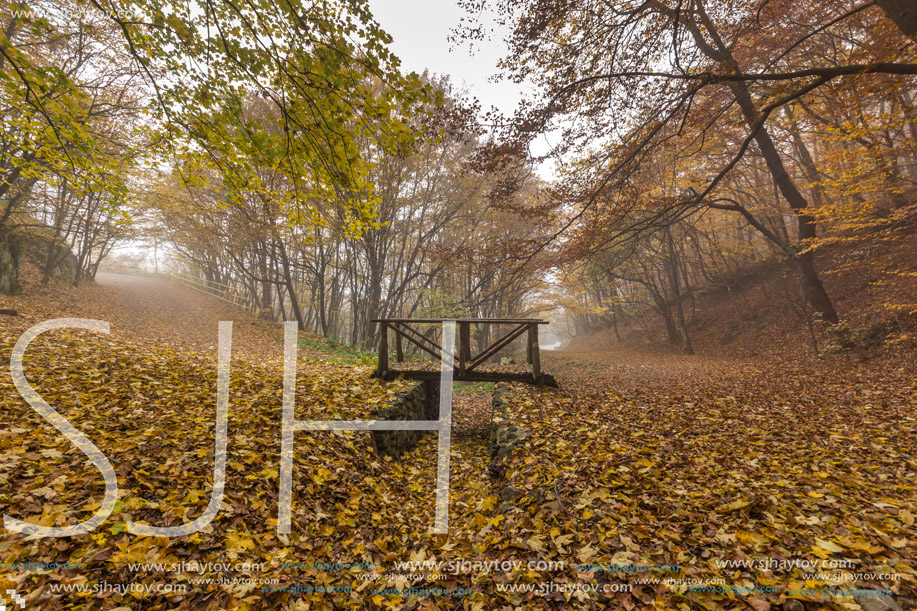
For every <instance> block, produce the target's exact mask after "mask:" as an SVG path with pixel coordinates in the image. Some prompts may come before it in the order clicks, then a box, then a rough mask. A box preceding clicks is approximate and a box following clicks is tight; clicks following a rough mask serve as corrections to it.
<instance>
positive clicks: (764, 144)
mask: <svg viewBox="0 0 917 611" xmlns="http://www.w3.org/2000/svg"><path fill="white" fill-rule="evenodd" d="M901 1H902V5H903V4H904V0H901ZM697 8H698V14H699V15H700V18H701V21H702V22H703V24H704V27H705V28H706V29H707V32H708V33H709V34H710V36H711V37H712V38H713V45H714V47H715V49H714V48H712V47H711V46H710V45H709V44H708V43H707V41H705V40H704V39H703V37H702V35H701V33H700V29H699V28H698V27H697V24H696V23H693V22H689V23H688V24H687V25H688V26H689V29H690V30H691V33H692V35H693V36H694V38H695V40H696V41H697V43H698V47H699V48H700V49H701V50H702V51H703V52H704V54H706V55H707V57H709V58H710V59H712V60H713V61H716V62H719V63H721V64H722V65H723V66H724V67H725V68H727V69H728V70H729V71H730V72H733V73H735V74H741V69H740V68H739V63H738V62H737V61H736V60H735V58H734V57H733V56H732V52H731V51H730V50H729V48H728V47H726V45H725V44H723V41H722V39H721V38H720V37H719V34H718V33H717V32H716V29H715V28H714V26H713V23H712V22H711V21H710V18H709V17H708V16H707V14H706V12H705V11H704V8H703V4H702V3H699V4H698V5H697ZM729 88H730V89H731V90H732V93H733V95H734V96H735V99H736V102H737V103H738V105H739V108H740V109H741V110H742V116H743V117H745V121H746V122H747V123H748V125H749V127H751V126H753V125H754V124H756V123H757V122H758V119H759V116H758V111H757V109H756V108H755V103H754V102H753V101H752V99H751V94H750V93H749V92H748V84H747V83H741V82H738V81H736V82H732V83H730V85H729ZM755 143H756V144H757V145H758V149H759V150H760V151H761V156H762V157H764V163H765V164H766V165H767V169H768V170H770V173H771V175H772V176H773V177H774V183H775V184H776V185H777V188H779V189H780V193H781V194H782V195H783V197H784V199H786V201H787V203H788V204H789V205H790V208H792V209H793V212H794V213H795V214H796V222H797V229H798V234H799V235H798V239H799V241H800V242H801V243H802V245H803V248H808V247H809V246H810V245H809V244H807V242H809V241H811V240H813V239H814V238H815V219H814V218H813V217H812V216H811V215H810V214H808V213H807V212H806V209H807V208H808V206H809V202H808V201H807V200H806V198H805V197H804V196H803V195H802V193H800V191H799V189H798V188H796V185H795V184H794V183H793V179H792V178H790V175H789V173H788V172H787V171H786V166H784V165H783V159H782V158H781V157H780V152H779V151H778V150H777V147H776V146H775V145H774V141H773V139H772V138H771V135H770V132H768V131H767V127H766V126H765V125H762V126H761V127H760V129H758V131H757V133H756V134H755ZM794 258H795V262H796V269H797V270H798V271H799V281H800V283H802V290H803V293H804V294H805V296H806V299H808V301H809V303H810V304H811V305H812V307H813V308H814V309H815V312H816V313H817V314H818V316H819V317H820V318H821V320H822V321H823V322H826V323H829V324H832V325H834V324H837V322H838V316H837V312H836V311H835V309H834V304H833V303H831V298H830V297H829V296H828V292H827V291H825V287H824V285H822V283H821V279H820V278H819V277H818V272H817V271H816V270H815V255H814V253H813V252H812V251H811V250H806V252H805V253H804V254H797V255H796V256H795V257H794Z"/></svg>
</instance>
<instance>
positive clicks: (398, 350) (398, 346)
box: [392, 323, 404, 363]
mask: <svg viewBox="0 0 917 611" xmlns="http://www.w3.org/2000/svg"><path fill="white" fill-rule="evenodd" d="M392 328H393V329H395V360H396V361H397V362H399V363H403V362H404V347H403V346H402V343H403V342H402V339H403V336H402V335H401V333H398V323H395V324H394V325H392Z"/></svg>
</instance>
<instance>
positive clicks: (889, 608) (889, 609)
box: [853, 594, 904, 611]
mask: <svg viewBox="0 0 917 611" xmlns="http://www.w3.org/2000/svg"><path fill="white" fill-rule="evenodd" d="M853 599H854V600H855V601H857V604H859V605H860V606H861V607H863V611H904V609H902V608H901V605H899V604H898V603H896V602H895V599H894V598H892V597H891V596H889V595H887V594H877V595H875V596H866V595H862V594H859V595H856V596H854V597H853Z"/></svg>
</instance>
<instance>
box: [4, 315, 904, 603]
mask: <svg viewBox="0 0 917 611" xmlns="http://www.w3.org/2000/svg"><path fill="white" fill-rule="evenodd" d="M49 307H51V306H49ZM68 307H69V306H68ZM59 309H61V310H63V309H66V308H64V307H61V308H59ZM75 311H76V310H75V309H72V308H71V310H70V311H68V312H66V313H67V314H69V315H74V312H75ZM111 315H112V316H115V315H118V312H115V311H112V312H111ZM154 315H155V313H151V314H150V316H154ZM237 316H238V315H237ZM48 317H49V316H45V313H44V312H41V313H40V316H39V315H33V314H27V315H26V316H24V317H18V318H3V319H0V363H2V364H3V365H4V369H7V367H8V365H7V362H8V358H9V355H10V351H11V349H12V345H13V343H14V342H15V341H16V339H17V338H18V336H19V335H20V333H21V332H22V331H23V330H24V329H25V328H27V327H28V326H29V325H31V324H33V323H35V322H39V321H40V320H43V319H44V318H48ZM100 318H101V316H100ZM160 319H162V320H167V319H168V317H167V315H166V314H163V315H162V316H160ZM212 322H213V321H211V320H208V321H207V322H206V326H209V325H211V323H212ZM246 322H247V321H246ZM157 324H160V323H157V322H156V321H155V320H154V321H152V322H150V323H149V324H147V325H143V327H142V328H143V329H145V331H144V333H142V334H137V335H136V336H132V335H131V334H130V333H129V332H127V331H124V332H121V333H119V332H117V330H116V329H117V327H116V325H115V324H113V333H112V335H110V336H106V335H101V334H97V333H91V332H82V331H55V332H50V333H48V334H45V335H43V336H41V337H40V338H39V339H37V340H36V341H35V342H34V343H33V345H32V347H31V348H30V349H29V352H28V353H27V357H26V374H27V377H28V379H29V381H30V382H31V383H32V384H33V385H34V386H35V387H36V389H37V390H38V391H39V393H40V394H41V395H42V396H43V397H44V398H45V399H46V400H48V402H49V403H50V404H51V405H52V406H54V407H55V408H56V409H57V410H58V411H60V412H61V414H63V415H64V416H65V417H66V418H67V419H68V420H70V422H71V423H73V424H74V425H75V426H76V427H77V428H78V429H80V430H81V431H83V432H84V433H86V434H87V435H88V436H89V437H90V438H91V439H92V440H93V442H94V443H95V444H96V445H97V446H99V448H100V449H101V450H102V452H103V453H105V455H106V456H108V457H109V459H110V460H111V462H112V464H113V465H114V466H115V470H116V472H117V474H118V481H119V487H120V489H121V497H120V502H119V503H118V506H117V507H116V511H115V513H114V514H113V515H112V516H111V518H110V520H109V521H107V522H106V523H105V524H104V525H103V526H102V527H100V528H99V529H98V530H96V531H95V532H94V533H91V534H87V535H82V536H78V537H73V538H70V539H38V540H29V539H28V538H26V537H24V536H22V535H18V534H14V533H11V532H9V531H6V530H4V531H3V535H2V538H0V562H2V563H5V564H3V565H0V590H3V591H5V590H6V589H12V588H15V589H16V590H17V591H18V592H19V593H20V594H25V595H26V596H27V601H28V606H27V608H32V609H65V608H66V609H87V610H88V609H121V610H122V611H123V610H124V609H162V610H166V609H214V610H215V609H297V610H299V609H381V608H392V609H432V608H440V609H469V610H470V609H481V610H489V609H507V610H509V609H561V608H574V609H603V608H611V609H686V610H690V609H769V608H771V609H778V608H780V607H778V605H783V607H782V608H784V609H794V610H795V611H798V609H800V607H794V606H793V604H792V603H789V602H788V601H789V600H790V599H791V598H795V599H797V600H799V601H800V602H801V603H802V604H804V605H805V607H804V608H806V609H809V610H814V609H826V608H833V609H857V608H860V605H859V603H858V602H857V600H858V599H854V598H853V597H849V596H846V597H845V596H840V595H837V594H836V592H837V590H832V592H835V594H831V593H830V592H829V593H828V595H827V596H816V595H814V594H799V595H795V596H794V595H791V594H790V590H791V588H807V589H809V590H812V591H815V590H822V591H823V592H825V588H827V587H831V586H842V587H846V588H852V587H856V588H888V589H890V590H891V591H892V592H893V596H894V598H895V599H896V600H897V601H898V603H899V604H901V605H902V606H903V607H904V608H917V586H915V579H917V575H915V568H917V564H915V558H914V555H915V550H917V527H915V514H917V507H915V505H917V503H915V498H917V456H915V453H917V414H915V404H917V383H915V381H914V380H915V379H917V378H915V377H914V367H913V365H912V364H911V363H912V362H913V359H907V358H898V359H897V360H896V359H894V358H891V357H888V358H885V359H884V360H881V361H874V362H868V363H860V364H858V363H851V362H847V361H844V360H841V359H833V360H829V361H826V362H824V363H820V364H817V365H812V366H802V365H798V364H792V363H779V362H770V361H764V360H759V361H734V360H733V361H726V360H723V361H717V360H713V359H709V358H707V359H704V358H701V357H694V358H688V357H662V356H658V355H657V356H654V357H652V359H651V360H648V359H644V358H642V357H639V356H630V357H626V358H625V357H622V356H621V355H609V354H595V355H583V354H580V355H573V354H568V355H563V354H561V355H558V356H556V357H554V358H548V359H547V362H548V366H549V368H550V371H551V372H552V373H554V374H555V375H556V376H557V377H558V379H559V380H560V382H561V384H562V387H561V388H560V389H539V388H534V387H529V386H524V385H519V386H514V387H513V390H512V392H511V393H510V395H509V396H510V403H511V408H510V411H511V413H512V415H513V417H514V419H515V420H516V421H517V422H518V423H519V424H520V425H521V426H522V427H523V428H525V429H527V430H528V431H529V434H530V435H529V437H528V438H527V439H526V440H525V441H524V442H523V443H522V444H521V445H520V446H518V447H517V448H516V449H515V452H514V456H513V459H512V460H511V462H510V463H509V465H508V466H507V468H506V471H505V474H504V475H505V479H502V478H499V477H494V475H493V473H492V472H491V471H490V470H489V469H488V464H489V463H488V459H489V456H488V440H487V428H488V421H489V417H490V404H489V394H486V393H484V392H476V393H470V394H468V393H457V394H456V396H455V433H454V434H455V437H454V443H453V449H452V461H451V464H452V480H451V504H450V510H451V515H450V533H449V535H448V536H442V535H430V534H428V533H429V531H430V530H431V528H432V523H433V510H434V483H435V465H436V438H435V436H434V435H429V436H427V437H426V438H425V439H424V440H423V441H422V442H421V444H420V446H419V447H418V448H417V449H416V450H414V451H413V452H411V453H409V454H407V455H406V456H404V457H403V458H402V459H401V460H393V459H390V458H385V457H381V456H378V455H377V454H375V452H374V451H373V448H372V441H371V437H370V435H369V434H368V433H360V432H357V433H353V432H346V433H344V432H339V433H307V432H302V433H297V434H296V444H295V461H294V487H293V499H294V500H293V532H292V533H291V534H290V535H289V536H282V535H278V534H277V532H276V518H277V489H278V473H277V472H278V470H279V448H280V404H281V387H282V369H281V363H280V356H281V346H280V343H279V341H276V339H275V340H274V341H275V343H274V344H273V345H271V344H270V343H269V342H270V334H267V335H265V337H266V338H267V339H264V343H263V344H259V345H262V346H263V350H260V351H258V352H247V351H246V350H245V347H246V346H248V345H249V343H250V342H252V341H255V340H251V337H250V335H249V334H250V330H249V329H248V327H247V326H245V324H242V323H241V322H237V323H236V337H237V338H238V341H234V344H236V346H238V347H240V348H238V349H237V350H234V353H233V361H232V375H231V382H230V427H229V446H228V474H227V485H226V496H225V500H224V502H223V505H222V507H221V510H220V512H219V514H218V515H217V517H216V518H215V519H214V520H213V522H212V523H211V524H210V526H209V527H208V528H206V529H204V530H203V531H201V532H200V533H197V534H195V535H192V536H190V537H183V538H176V539H167V538H162V537H160V538H151V537H139V536H134V535H130V534H128V533H126V532H124V521H125V520H126V519H131V520H134V521H142V522H148V523H149V524H153V525H160V526H167V525H176V524H179V523H182V522H186V521H190V520H192V519H194V518H195V517H197V516H198V515H200V514H201V513H202V512H203V510H204V508H205V507H206V505H207V502H208V500H209V497H210V492H211V487H212V474H213V439H214V420H215V404H216V399H215V395H216V393H215V386H216V359H215V355H214V352H215V344H216V328H215V326H214V327H213V329H212V334H213V339H212V344H213V349H209V350H208V349H204V348H201V349H195V350H190V349H188V347H187V346H184V345H182V344H181V343H178V341H179V340H181V337H177V338H176V337H171V338H169V341H170V342H171V343H169V344H165V343H157V342H151V341H141V340H140V339H138V336H139V335H150V334H153V333H155V330H156V328H157ZM250 326H251V327H252V328H255V327H256V325H250ZM258 333H261V332H260V331H258ZM236 337H234V340H235V339H236ZM258 341H260V340H258ZM205 348H209V347H205ZM368 374H369V368H368V367H360V366H353V365H347V364H343V363H329V362H320V361H318V360H312V359H309V358H307V355H305V354H304V355H303V358H301V361H300V371H299V372H298V377H297V418H298V419H302V420H304V419H313V418H314V419H319V418H321V419H333V418H337V417H340V418H342V419H363V418H368V417H369V413H370V411H371V410H372V409H374V408H375V407H378V406H380V405H383V404H385V403H387V402H388V401H389V400H391V398H392V397H393V396H394V395H395V394H396V393H397V392H398V391H399V390H403V389H404V388H406V387H407V385H406V384H405V383H403V382H396V383H390V384H383V383H381V382H378V381H376V380H371V379H370V378H369V377H368ZM472 390H477V389H472ZM0 403H2V412H0V413H2V421H0V491H2V494H0V511H2V513H4V514H7V515H10V516H13V517H17V518H20V519H29V520H32V521H36V522H39V523H42V524H47V525H64V524H72V523H75V522H76V521H78V520H81V519H85V518H86V517H88V516H89V515H90V514H91V513H92V512H93V511H94V510H95V509H96V508H97V507H98V503H99V501H100V500H101V498H102V492H103V489H104V488H103V481H102V478H101V475H100V474H99V473H98V471H97V470H96V469H95V467H93V466H92V464H91V463H90V462H89V461H88V460H87V459H86V458H85V457H84V456H83V454H82V453H81V452H80V451H79V450H77V449H76V448H75V447H73V446H72V444H70V443H69V442H68V441H67V440H66V439H65V438H64V437H63V436H62V435H60V434H59V433H57V431H56V430H55V429H53V427H51V426H50V425H49V424H47V423H46V422H45V421H44V420H43V419H42V418H41V417H40V416H38V415H37V414H36V413H35V412H34V411H33V410H31V409H30V408H29V407H28V405H27V404H26V403H25V401H24V400H22V399H21V398H20V397H19V396H18V394H17V393H16V391H15V389H14V388H13V386H12V382H11V378H10V376H9V374H8V373H4V374H2V375H0ZM513 489H517V490H518V491H519V492H521V497H520V498H517V499H515V500H513V501H512V503H511V504H507V503H504V499H502V498H501V494H503V493H504V492H506V491H508V490H509V491H512V490H513ZM839 559H843V560H845V561H852V562H851V563H850V566H849V568H844V569H842V570H835V569H831V570H828V569H812V568H800V566H803V567H805V566H809V567H810V566H812V563H818V564H820V565H822V566H826V565H827V564H828V563H829V562H830V561H832V560H834V561H836V560H839ZM447 560H455V561H459V562H461V561H465V564H464V565H461V564H458V565H457V566H456V567H450V568H448V569H447V568H446V567H440V568H430V567H431V566H432V565H428V566H427V567H426V568H415V569H406V568H399V567H397V566H396V563H397V562H405V561H415V562H423V561H447ZM483 561H518V562H522V563H523V564H521V565H519V566H517V567H508V570H503V569H505V568H507V567H499V568H496V567H490V568H487V567H484V566H481V565H480V564H474V563H481V562H483ZM530 561H531V562H536V563H537V562H539V561H543V562H546V561H554V562H563V563H564V567H563V568H562V569H561V568H559V567H558V565H554V566H553V567H550V568H544V569H543V570H542V569H541V568H539V566H538V565H533V568H529V567H528V566H526V564H525V563H528V562H530ZM725 561H730V562H731V563H732V566H730V567H726V566H724V564H725ZM743 561H750V564H751V566H747V567H742V566H741V563H742V562H743ZM67 562H69V563H74V564H81V565H82V566H80V567H79V568H48V567H47V566H46V567H45V568H39V569H36V568H32V569H30V570H23V569H22V568H11V567H13V565H15V563H60V564H63V563H67ZM150 563H160V564H162V565H164V566H161V567H150V566H147V567H145V568H140V567H137V566H136V565H137V564H150ZM208 563H209V564H208ZM793 563H795V566H794V567H792V568H791V567H790V566H789V565H790V564H793ZM806 563H808V564H806ZM765 564H766V567H767V568H761V566H764V565H765ZM217 565H232V567H233V568H232V569H231V570H227V569H226V567H224V566H217ZM341 565H345V566H343V567H342V566H341ZM346 565H350V566H349V568H348V567H347V566H346ZM614 565H617V567H615V566H614ZM635 565H644V567H646V568H645V570H642V571H637V572H633V571H634V570H635V569H634V568H633V567H634V566H635ZM673 565H677V567H678V569H677V570H676V569H673V568H672V566H673ZM245 566H247V567H248V569H247V570H246V569H245V568H244V567H245ZM176 567H177V568H176ZM240 567H243V568H240ZM627 567H630V568H627ZM659 567H668V569H669V570H667V571H666V572H659V571H658V570H656V569H659ZM737 567H738V568H737ZM452 568H454V569H455V570H451V569H452ZM616 569H617V570H616ZM816 572H818V573H823V575H821V576H820V577H818V578H811V577H810V578H808V579H807V578H806V577H805V576H804V573H816ZM845 575H846V577H845ZM864 575H880V576H885V577H888V576H891V575H895V576H897V579H870V578H865V577H864ZM829 576H831V577H832V578H831V579H828V578H827V577H829ZM857 576H859V577H857ZM834 577H837V578H840V579H834ZM853 577H857V579H858V580H857V581H853ZM664 579H669V580H670V582H669V583H661V581H662V580H664ZM206 580H210V583H204V581H206ZM263 580H268V581H263ZM646 580H656V581H658V582H659V583H640V582H645V581H646ZM128 584H135V586H134V591H133V592H130V593H123V592H122V591H118V588H116V587H114V586H116V585H120V586H122V588H121V589H122V590H123V588H124V586H126V585H128ZM711 584H712V585H711ZM606 585H607V587H606V588H605V589H606V590H607V591H605V592H603V591H600V590H601V589H602V588H603V586H606ZM158 586H162V588H161V589H162V590H164V591H160V592H156V591H153V590H155V589H156V587H158ZM511 586H512V587H515V589H516V591H510V590H511ZM526 586H528V587H530V589H533V590H534V591H529V592H526V591H520V588H522V589H524V588H525V587H526ZM590 586H595V587H597V588H598V590H599V591H590V589H589V588H590ZM65 587H71V588H72V591H69V592H68V591H64V588H65ZM141 587H143V588H147V590H149V591H146V592H143V591H138V590H139V589H140V588H141ZM180 587H186V588H187V590H186V591H185V592H179V591H178V590H179V589H180ZM412 587H413V588H414V590H413V591H412V590H411V588H412ZM79 588H82V589H83V590H84V591H82V592H80V591H76V590H77V589H79ZM93 588H96V589H95V590H93ZM321 588H324V590H325V591H315V590H316V589H321ZM383 588H389V590H383V591H380V590H382V589H383ZM434 588H437V589H438V590H434ZM169 590H171V591H169ZM332 590H334V591H332ZM424 590H426V591H424ZM456 590H459V592H460V593H456ZM763 590H770V591H763ZM396 591H397V592H400V594H399V593H393V592H396ZM445 592H448V593H445ZM859 600H861V601H862V599H859Z"/></svg>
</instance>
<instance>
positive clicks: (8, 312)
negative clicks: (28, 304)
mask: <svg viewBox="0 0 917 611" xmlns="http://www.w3.org/2000/svg"><path fill="white" fill-rule="evenodd" d="M0 314H3V315H4V316H19V312H17V311H16V310H9V309H6V308H4V309H2V310H0Z"/></svg>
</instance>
